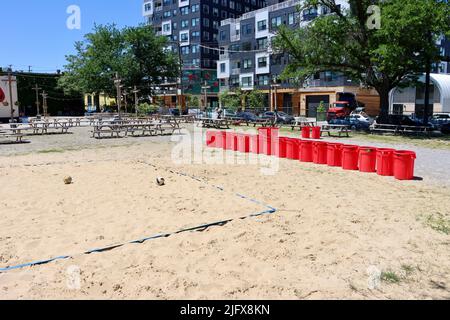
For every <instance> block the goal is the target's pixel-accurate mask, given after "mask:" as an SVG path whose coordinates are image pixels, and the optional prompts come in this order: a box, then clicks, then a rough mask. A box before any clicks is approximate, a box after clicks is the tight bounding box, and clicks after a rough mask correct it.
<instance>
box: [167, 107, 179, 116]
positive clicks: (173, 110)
mask: <svg viewBox="0 0 450 320" xmlns="http://www.w3.org/2000/svg"><path fill="white" fill-rule="evenodd" d="M169 114H170V115H172V116H175V117H179V116H180V109H178V108H170V109H169Z"/></svg>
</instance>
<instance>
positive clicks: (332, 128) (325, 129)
mask: <svg viewBox="0 0 450 320" xmlns="http://www.w3.org/2000/svg"><path fill="white" fill-rule="evenodd" d="M350 131H351V130H350V128H349V126H348V125H345V124H325V125H323V126H322V131H321V135H323V134H324V133H328V136H329V137H332V136H333V135H332V134H333V133H335V134H338V135H339V137H342V135H345V136H347V137H350Z"/></svg>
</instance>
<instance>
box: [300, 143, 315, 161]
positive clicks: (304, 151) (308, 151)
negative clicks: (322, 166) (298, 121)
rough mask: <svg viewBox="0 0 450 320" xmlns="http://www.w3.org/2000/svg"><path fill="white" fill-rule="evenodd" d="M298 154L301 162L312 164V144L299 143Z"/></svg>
mask: <svg viewBox="0 0 450 320" xmlns="http://www.w3.org/2000/svg"><path fill="white" fill-rule="evenodd" d="M299 153H300V154H299V156H300V161H301V162H313V142H312V141H305V140H302V141H300V149H299Z"/></svg>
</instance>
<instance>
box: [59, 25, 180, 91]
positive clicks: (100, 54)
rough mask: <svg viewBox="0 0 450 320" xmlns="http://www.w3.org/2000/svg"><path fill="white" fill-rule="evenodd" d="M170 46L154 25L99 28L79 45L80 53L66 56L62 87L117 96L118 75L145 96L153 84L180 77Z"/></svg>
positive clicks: (99, 26) (123, 81) (61, 81)
mask: <svg viewBox="0 0 450 320" xmlns="http://www.w3.org/2000/svg"><path fill="white" fill-rule="evenodd" d="M167 46H168V42H167V39H166V38H165V37H158V36H156V35H155V32H154V30H153V28H152V27H151V26H147V25H142V26H138V27H127V28H124V29H121V30H120V29H118V28H117V27H116V26H115V25H96V26H95V27H94V30H93V32H91V33H88V34H86V35H85V37H84V40H83V41H79V42H76V43H75V50H76V53H75V54H74V55H69V56H67V57H66V58H67V65H66V66H65V70H66V71H65V72H64V75H63V76H62V77H61V79H60V81H59V86H60V87H62V88H64V90H65V91H79V92H84V93H102V92H103V93H105V94H107V95H110V96H114V95H115V86H114V77H115V74H116V73H118V74H119V76H120V78H121V79H122V84H123V85H124V86H125V87H133V86H135V85H136V86H138V88H139V89H140V90H141V94H151V87H152V86H153V85H156V84H158V83H161V82H163V81H164V79H165V78H166V77H167V78H173V77H176V76H177V75H178V70H179V69H178V66H179V64H178V58H177V56H176V55H175V54H173V53H172V52H170V51H168V50H166V47H167Z"/></svg>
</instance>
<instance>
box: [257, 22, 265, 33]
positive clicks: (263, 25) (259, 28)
mask: <svg viewBox="0 0 450 320" xmlns="http://www.w3.org/2000/svg"><path fill="white" fill-rule="evenodd" d="M264 30H267V20H261V21H258V31H264Z"/></svg>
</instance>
